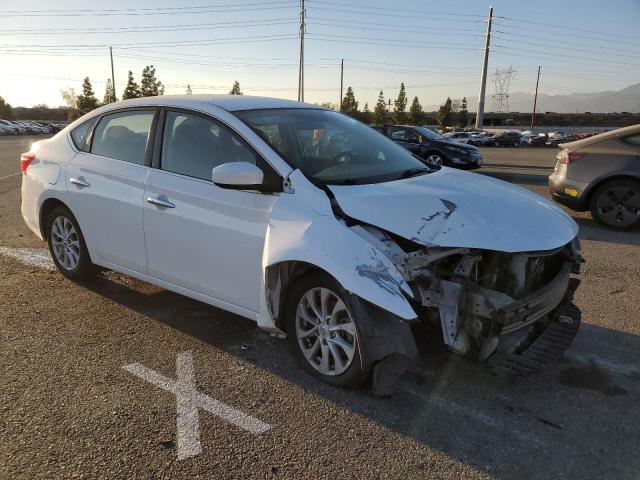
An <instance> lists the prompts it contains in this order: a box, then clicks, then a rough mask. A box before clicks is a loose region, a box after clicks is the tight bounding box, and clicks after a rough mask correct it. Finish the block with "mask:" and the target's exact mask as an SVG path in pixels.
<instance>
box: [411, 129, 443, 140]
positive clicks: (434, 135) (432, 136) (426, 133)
mask: <svg viewBox="0 0 640 480" xmlns="http://www.w3.org/2000/svg"><path fill="white" fill-rule="evenodd" d="M414 130H415V131H417V132H418V133H419V134H420V135H422V136H423V137H427V138H428V139H429V140H442V139H443V138H444V137H443V136H442V135H440V134H439V133H436V132H434V131H433V130H429V129H428V128H426V127H414Z"/></svg>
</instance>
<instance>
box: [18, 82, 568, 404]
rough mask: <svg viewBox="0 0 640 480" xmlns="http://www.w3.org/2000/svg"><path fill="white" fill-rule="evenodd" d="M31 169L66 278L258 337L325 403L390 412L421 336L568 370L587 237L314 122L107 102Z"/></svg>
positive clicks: (246, 101)
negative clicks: (202, 313) (320, 390)
mask: <svg viewBox="0 0 640 480" xmlns="http://www.w3.org/2000/svg"><path fill="white" fill-rule="evenodd" d="M21 169H22V172H23V174H24V176H23V182H22V214H23V217H24V220H25V222H26V223H27V225H28V226H29V227H30V228H31V230H33V232H34V233H35V234H36V235H38V236H39V237H40V238H42V239H43V240H46V241H47V242H48V245H49V249H50V251H51V255H52V257H53V260H54V262H55V264H56V266H57V267H58V269H59V270H60V272H61V273H62V274H63V275H65V276H66V277H68V278H70V279H72V280H76V281H81V280H84V279H85V278H87V277H88V276H89V275H91V274H93V273H95V271H96V270H97V269H96V266H99V267H101V268H107V269H112V270H116V271H118V272H122V273H125V274H127V275H130V276H132V277H135V278H138V279H141V280H144V281H147V282H151V283H153V284H156V285H159V286H161V287H164V288H166V289H169V290H172V291H174V292H178V293H181V294H183V295H187V296H189V297H192V298H194V299H197V300H200V301H202V302H205V303H208V304H211V305H214V306H217V307H219V308H222V309H225V310H228V311H231V312H234V313H236V314H238V315H241V316H244V317H247V318H250V319H252V320H255V321H256V322H257V324H258V325H259V326H260V327H261V328H263V329H265V330H267V331H270V332H275V333H279V334H286V335H287V337H288V339H289V343H290V345H291V348H292V350H293V352H294V355H295V356H296V357H297V358H298V360H299V361H300V363H301V365H302V366H303V367H304V368H305V369H306V370H307V371H309V372H310V373H312V374H313V375H315V376H316V377H318V378H320V379H322V380H323V381H326V382H328V383H331V384H333V385H338V386H343V387H349V388H355V387H359V386H362V385H364V384H366V383H367V382H369V381H370V380H371V379H373V387H374V391H375V392H376V393H378V394H389V393H390V392H391V390H392V389H393V385H394V383H395V381H396V380H397V379H398V378H399V377H400V376H401V375H402V373H404V371H405V370H406V369H407V368H409V367H410V366H411V364H412V363H413V361H414V360H415V358H416V355H417V348H416V344H415V339H414V336H413V334H412V330H411V328H410V326H411V324H413V323H415V322H420V321H422V322H429V321H434V322H437V323H438V324H439V325H440V326H441V328H442V333H443V341H444V343H445V344H446V345H447V346H448V347H449V348H450V349H451V350H452V351H453V352H455V353H458V354H462V355H466V356H469V357H472V358H474V359H476V360H480V361H482V360H486V359H487V358H488V357H489V356H490V355H492V354H493V353H494V352H495V351H496V348H497V346H498V344H499V343H501V342H499V340H500V339H501V338H502V337H503V336H505V335H506V336H509V334H511V333H513V332H516V334H517V335H519V336H520V337H523V338H524V340H523V341H522V342H520V343H519V344H518V347H517V349H515V350H511V351H509V352H508V354H509V355H511V356H513V357H514V358H515V357H518V358H521V359H522V361H523V362H524V363H523V364H526V365H529V366H530V365H531V364H532V363H533V362H536V361H537V362H540V363H541V364H543V363H544V362H543V360H541V359H542V358H543V357H542V356H540V357H539V358H538V357H535V356H536V355H538V353H536V352H537V350H536V348H535V347H536V341H538V340H539V339H543V340H544V341H545V342H546V343H545V346H546V347H545V352H546V356H545V357H544V359H547V357H549V356H550V355H551V354H550V353H548V352H549V351H554V352H556V353H557V354H558V355H559V354H561V353H562V351H563V350H564V348H566V346H567V345H568V342H570V340H571V338H573V335H575V330H577V325H578V324H579V311H578V310H577V309H575V307H573V306H571V297H572V293H573V291H574V290H575V286H576V284H577V282H576V281H575V279H572V274H575V273H577V271H578V266H579V263H580V254H579V247H578V242H577V238H576V234H577V231H578V228H577V225H576V224H575V223H574V222H573V220H572V219H571V218H570V217H569V216H568V215H567V214H566V213H564V212H563V211H562V210H561V209H560V208H558V207H556V206H555V205H554V204H553V203H550V202H548V201H546V200H544V199H543V198H541V197H539V196H536V195H534V194H533V193H530V192H528V191H526V190H524V189H521V188H519V187H516V186H513V185H511V184H508V183H505V182H501V181H498V180H494V179H491V178H488V177H485V176H482V175H476V174H472V173H468V172H463V171H458V170H453V169H448V168H445V167H432V166H427V165H425V164H423V163H422V162H421V161H420V160H419V159H418V158H417V157H414V156H413V155H412V154H411V153H410V152H408V151H407V150H405V149H404V148H402V147H401V146H399V145H397V144H396V143H394V142H393V141H391V140H389V139H388V138H386V137H384V136H383V135H380V134H379V133H377V132H375V131H374V130H372V129H371V128H369V127H367V126H366V125H364V124H362V123H360V122H358V121H356V120H353V119H351V118H349V117H346V116H344V115H341V114H339V113H336V112H333V111H328V110H325V109H322V108H320V107H317V106H313V105H308V104H303V103H297V102H291V101H285V100H277V99H269V98H255V97H246V96H230V97H227V96H196V95H189V96H175V97H169V96H167V97H151V98H143V99H135V100H128V101H124V102H118V103H112V104H110V105H107V106H104V107H101V108H99V109H97V110H94V111H93V112H91V113H89V114H87V115H85V116H84V117H82V118H80V119H79V120H77V121H75V122H74V123H72V124H71V125H69V126H68V127H67V128H65V129H64V130H62V131H61V132H60V133H58V134H57V135H55V136H54V137H53V138H51V139H47V140H42V141H39V142H36V143H35V144H34V145H33V147H32V148H31V150H30V151H29V152H26V153H24V154H23V155H22V158H21ZM567 325H571V328H569V327H567V328H569V330H568V331H566V332H564V333H563V335H561V336H559V335H557V332H556V330H557V329H558V328H564V327H566V326H567ZM554 329H556V330H554ZM547 331H551V333H553V334H554V335H550V336H549V338H546V339H544V338H543V337H544V334H545V332H547ZM559 337H561V338H562V339H563V342H564V343H566V345H565V344H563V343H562V342H560V343H558V341H557V338H559ZM567 339H568V340H567ZM523 342H524V343H523ZM554 342H555V343H554ZM516 343H517V342H516ZM554 349H555V350H554ZM534 357H535V358H534ZM512 360H513V359H512ZM516 360H517V358H516ZM525 360H526V362H525ZM545 361H546V360H545ZM516 363H517V362H516Z"/></svg>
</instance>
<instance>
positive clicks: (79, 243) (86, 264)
mask: <svg viewBox="0 0 640 480" xmlns="http://www.w3.org/2000/svg"><path fill="white" fill-rule="evenodd" d="M47 242H48V244H49V251H50V252H51V257H52V258H53V262H54V263H55V265H56V267H57V268H58V270H60V272H61V273H62V274H63V275H64V276H65V277H67V278H69V279H71V280H74V281H81V280H86V279H88V278H89V277H90V276H91V275H92V274H93V273H94V272H95V267H94V265H93V263H92V262H91V258H90V257H89V251H88V250H87V246H86V244H85V241H84V237H83V236H82V231H81V230H80V226H79V225H78V221H77V220H76V218H75V217H74V216H73V214H72V213H71V211H70V210H69V209H68V208H66V207H63V206H59V207H56V208H54V209H53V210H52V211H51V212H50V213H49V216H48V217H47Z"/></svg>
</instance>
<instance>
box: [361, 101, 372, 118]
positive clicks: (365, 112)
mask: <svg viewBox="0 0 640 480" xmlns="http://www.w3.org/2000/svg"><path fill="white" fill-rule="evenodd" d="M371 117H372V115H371V110H369V104H368V103H365V104H364V109H363V110H362V113H361V114H360V121H361V122H363V123H371Z"/></svg>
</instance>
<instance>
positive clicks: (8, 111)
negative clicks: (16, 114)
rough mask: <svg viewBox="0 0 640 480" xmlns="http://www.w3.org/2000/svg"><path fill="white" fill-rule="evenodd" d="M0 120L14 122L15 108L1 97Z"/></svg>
mask: <svg viewBox="0 0 640 480" xmlns="http://www.w3.org/2000/svg"><path fill="white" fill-rule="evenodd" d="M0 118H2V119H6V120H13V108H11V105H9V104H8V103H7V102H6V101H5V100H4V98H2V97H0Z"/></svg>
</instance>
